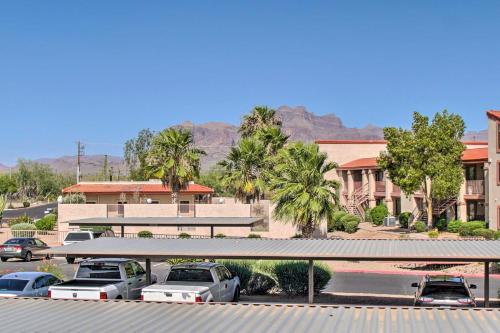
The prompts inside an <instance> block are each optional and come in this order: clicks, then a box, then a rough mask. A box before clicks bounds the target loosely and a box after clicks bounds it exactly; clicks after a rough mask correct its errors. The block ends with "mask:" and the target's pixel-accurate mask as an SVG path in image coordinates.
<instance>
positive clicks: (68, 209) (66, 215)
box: [57, 204, 108, 231]
mask: <svg viewBox="0 0 500 333" xmlns="http://www.w3.org/2000/svg"><path fill="white" fill-rule="evenodd" d="M107 215H108V214H107V206H106V205H98V204H92V205H85V204H60V205H58V207H57V216H58V230H59V231H66V230H68V229H69V227H68V223H65V222H67V221H70V220H79V219H85V218H94V217H107Z"/></svg>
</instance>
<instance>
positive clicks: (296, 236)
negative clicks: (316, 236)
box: [291, 234, 302, 238]
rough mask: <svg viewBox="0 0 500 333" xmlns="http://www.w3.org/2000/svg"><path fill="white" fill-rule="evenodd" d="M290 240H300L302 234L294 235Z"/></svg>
mask: <svg viewBox="0 0 500 333" xmlns="http://www.w3.org/2000/svg"><path fill="white" fill-rule="evenodd" d="M291 238H302V234H295V235H293V236H292V237H291Z"/></svg>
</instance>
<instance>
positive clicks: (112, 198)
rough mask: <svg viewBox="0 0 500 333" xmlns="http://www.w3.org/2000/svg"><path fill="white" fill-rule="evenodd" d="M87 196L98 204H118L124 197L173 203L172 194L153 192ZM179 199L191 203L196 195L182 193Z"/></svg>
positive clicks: (130, 201)
mask: <svg viewBox="0 0 500 333" xmlns="http://www.w3.org/2000/svg"><path fill="white" fill-rule="evenodd" d="M85 198H86V200H87V202H95V203H98V204H117V203H118V202H119V201H121V200H122V199H125V201H126V202H127V203H129V204H136V203H138V202H137V200H138V199H139V201H140V202H144V201H145V200H146V199H148V198H149V199H151V200H153V201H158V202H159V203H160V204H171V203H172V196H171V195H170V194H151V195H147V196H140V197H139V198H137V196H134V194H130V193H127V194H124V195H123V196H122V195H120V194H99V195H92V194H88V195H86V196H85ZM177 201H178V202H181V201H189V203H190V204H192V203H194V196H193V195H192V194H180V195H179V196H178V197H177Z"/></svg>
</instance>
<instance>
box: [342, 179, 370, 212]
mask: <svg viewBox="0 0 500 333" xmlns="http://www.w3.org/2000/svg"><path fill="white" fill-rule="evenodd" d="M367 204H368V184H364V185H363V186H361V187H360V188H358V189H356V190H355V191H354V192H353V193H352V194H351V195H350V196H349V197H348V198H347V204H346V205H345V206H344V208H345V209H346V210H347V212H349V214H352V215H356V216H358V217H359V218H360V219H361V220H362V221H364V219H365V207H366V206H367Z"/></svg>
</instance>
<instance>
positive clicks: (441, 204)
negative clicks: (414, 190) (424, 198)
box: [412, 198, 457, 222]
mask: <svg viewBox="0 0 500 333" xmlns="http://www.w3.org/2000/svg"><path fill="white" fill-rule="evenodd" d="M456 202H457V199H456V198H449V199H444V200H434V202H433V203H432V215H433V216H440V215H441V214H443V213H444V212H446V211H447V210H448V208H450V207H451V206H453V205H454V204H455V203H456ZM412 216H413V220H412V221H424V222H427V209H426V207H424V208H423V209H422V210H420V209H419V208H418V206H417V207H415V209H413V212H412Z"/></svg>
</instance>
